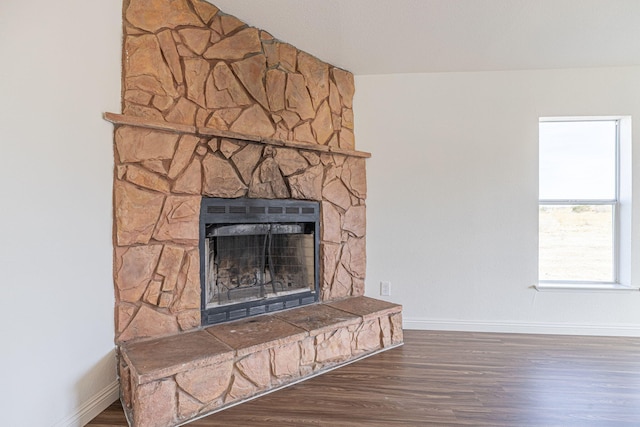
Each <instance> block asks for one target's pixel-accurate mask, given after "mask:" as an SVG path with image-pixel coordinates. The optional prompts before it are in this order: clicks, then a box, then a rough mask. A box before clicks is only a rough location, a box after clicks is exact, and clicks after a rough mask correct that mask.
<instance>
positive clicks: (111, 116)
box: [104, 112, 371, 158]
mask: <svg viewBox="0 0 640 427" xmlns="http://www.w3.org/2000/svg"><path fill="white" fill-rule="evenodd" d="M104 119H105V120H106V121H108V122H111V123H113V124H114V125H129V126H137V127H142V128H147V129H155V130H164V131H172V132H177V133H183V134H184V133H186V134H192V135H201V136H215V137H220V138H230V139H238V140H241V141H248V142H254V143H260V144H265V145H275V146H280V147H287V148H299V149H302V150H309V151H319V152H322V153H332V154H342V155H344V156H350V157H361V158H370V157H371V153H367V152H366V151H357V150H345V149H342V148H336V147H330V146H328V145H320V144H310V143H309V144H307V143H304V142H294V141H285V140H281V139H275V138H264V137H260V136H255V135H248V134H243V133H237V132H230V131H226V130H220V129H214V128H208V127H196V126H190V125H182V124H177V123H169V122H161V121H154V120H149V119H145V118H141V117H136V116H130V115H124V114H116V113H109V112H105V113H104Z"/></svg>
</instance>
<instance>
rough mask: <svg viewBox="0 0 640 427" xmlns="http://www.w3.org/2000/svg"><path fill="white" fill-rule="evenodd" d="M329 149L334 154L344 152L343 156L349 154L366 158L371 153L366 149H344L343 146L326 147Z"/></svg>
mask: <svg viewBox="0 0 640 427" xmlns="http://www.w3.org/2000/svg"><path fill="white" fill-rule="evenodd" d="M328 148H329V151H330V152H332V153H335V154H344V155H345V156H351V157H362V158H364V159H368V158H370V157H371V153H368V152H366V151H358V150H345V149H343V148H336V147H328Z"/></svg>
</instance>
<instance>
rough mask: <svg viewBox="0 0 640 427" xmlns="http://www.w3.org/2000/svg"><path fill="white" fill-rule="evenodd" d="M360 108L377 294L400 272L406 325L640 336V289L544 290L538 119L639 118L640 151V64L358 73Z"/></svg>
mask: <svg viewBox="0 0 640 427" xmlns="http://www.w3.org/2000/svg"><path fill="white" fill-rule="evenodd" d="M354 111H355V120H356V145H357V148H358V149H360V150H365V151H370V152H371V153H372V154H373V157H372V158H371V159H370V160H368V163H367V176H368V185H369V193H368V200H367V205H368V209H367V227H368V230H367V251H368V253H367V255H368V259H367V281H366V293H367V295H369V296H374V297H379V288H380V287H379V282H380V281H381V280H388V281H391V283H392V295H391V297H388V298H387V299H389V300H391V301H395V302H399V303H401V304H403V305H404V319H405V326H406V327H409V328H418V329H460V330H481V331H482V330H485V331H512V332H559V333H576V334H581V333H584V334H624V335H640V292H633V293H632V292H618V293H614V292H608V293H604V292H600V293H589V292H538V291H536V290H534V289H532V285H534V284H535V283H536V282H537V197H538V192H537V174H538V171H537V167H538V159H537V155H538V154H537V132H538V118H539V117H541V116H577V115H630V116H632V122H633V125H635V128H636V132H635V136H634V146H635V147H636V148H637V147H639V146H640V130H638V128H640V68H638V67H631V68H607V69H580V70H541V71H511V72H479V73H441V74H407V75H378V76H373V75H372V76H356V97H355V106H354ZM639 154H640V150H638V149H636V150H635V154H634V165H635V166H636V170H635V172H636V173H635V179H634V184H635V186H634V196H635V200H636V208H635V210H634V218H633V219H634V223H635V224H638V223H639V222H638V221H639V220H640V215H639V213H640V191H639V190H640V180H639V178H640V155H639ZM632 234H633V235H632V240H633V242H634V246H633V248H632V251H633V260H632V264H633V265H634V267H633V271H632V280H633V285H634V286H639V285H640V269H639V268H638V266H639V265H640V263H639V262H638V259H639V257H640V245H639V244H638V242H640V227H638V226H636V227H635V228H634V229H633V232H632Z"/></svg>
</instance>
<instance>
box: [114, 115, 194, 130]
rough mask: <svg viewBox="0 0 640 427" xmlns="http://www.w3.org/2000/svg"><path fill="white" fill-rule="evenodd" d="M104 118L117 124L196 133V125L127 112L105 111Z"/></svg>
mask: <svg viewBox="0 0 640 427" xmlns="http://www.w3.org/2000/svg"><path fill="white" fill-rule="evenodd" d="M104 119H105V120H106V121H108V122H111V123H113V124H116V125H129V126H139V127H143V128H149V129H158V130H168V131H174V132H180V133H196V128H195V126H189V125H183V124H179V123H169V122H159V121H157V120H149V119H145V118H143V117H136V116H129V115H125V114H116V113H109V112H107V113H104Z"/></svg>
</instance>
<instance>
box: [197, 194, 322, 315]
mask: <svg viewBox="0 0 640 427" xmlns="http://www.w3.org/2000/svg"><path fill="white" fill-rule="evenodd" d="M292 222H299V223H306V224H313V227H314V290H313V291H303V292H298V293H295V294H288V295H282V296H277V297H272V298H267V299H260V300H254V301H245V302H238V303H236V304H229V305H222V306H218V307H209V308H207V302H206V289H205V286H206V285H205V281H206V271H205V265H206V261H205V255H204V254H205V240H206V227H207V225H209V224H257V223H273V224H276V223H292ZM199 237H200V242H199V250H200V290H201V295H200V314H201V316H200V318H201V324H202V325H203V326H207V325H212V324H215V323H222V322H227V321H231V320H237V319H242V318H245V317H251V316H257V315H260V314H266V313H271V312H274V311H280V310H285V309H288V308H293V307H298V306H301V305H307V304H314V303H316V302H318V300H319V295H320V285H319V282H320V272H319V270H320V268H319V266H320V204H319V203H318V202H313V201H307V200H280V199H249V198H238V199H222V198H216V197H203V198H202V202H201V203H200V230H199Z"/></svg>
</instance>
